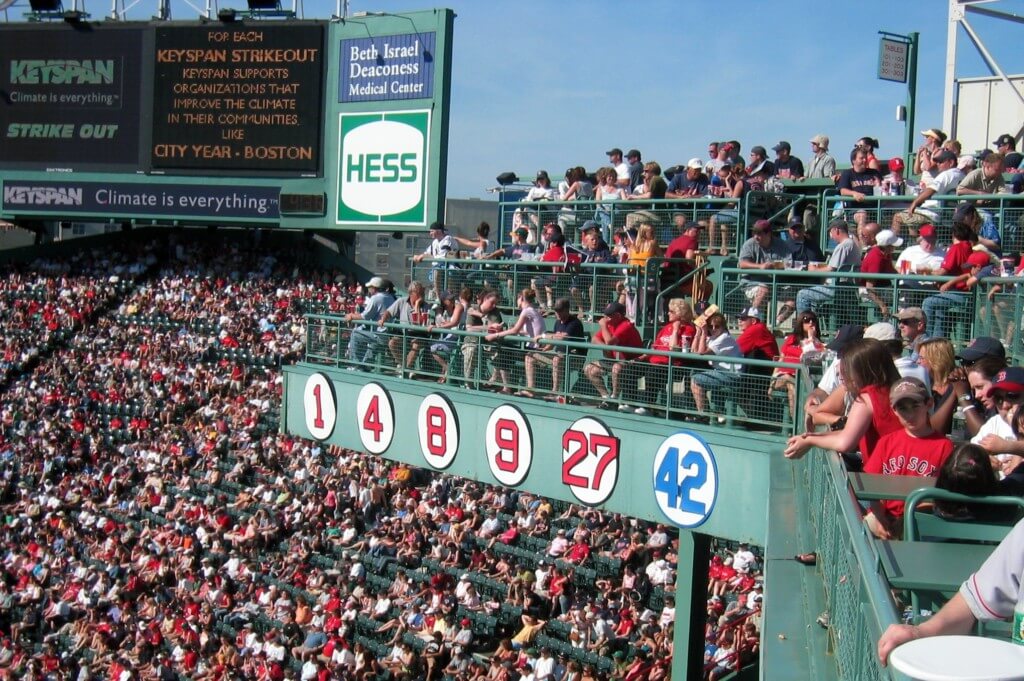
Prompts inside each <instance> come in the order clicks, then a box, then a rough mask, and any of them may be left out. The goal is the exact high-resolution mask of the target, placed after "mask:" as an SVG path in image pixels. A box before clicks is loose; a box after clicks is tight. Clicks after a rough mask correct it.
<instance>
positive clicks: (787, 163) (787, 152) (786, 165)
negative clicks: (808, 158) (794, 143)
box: [772, 140, 804, 180]
mask: <svg viewBox="0 0 1024 681" xmlns="http://www.w3.org/2000/svg"><path fill="white" fill-rule="evenodd" d="M772 151H774V152H775V176H776V177H778V178H779V179H782V180H796V179H799V178H801V177H803V176H804V162H803V161H801V160H800V159H798V158H797V157H796V156H793V154H792V151H793V148H792V147H791V146H789V142H786V141H785V140H783V141H781V142H779V143H778V144H776V145H775V146H774V147H772Z"/></svg>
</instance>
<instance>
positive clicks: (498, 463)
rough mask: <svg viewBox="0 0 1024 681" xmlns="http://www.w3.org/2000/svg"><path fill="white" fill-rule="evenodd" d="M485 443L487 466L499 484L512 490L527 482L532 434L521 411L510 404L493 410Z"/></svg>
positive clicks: (530, 460) (488, 422)
mask: <svg viewBox="0 0 1024 681" xmlns="http://www.w3.org/2000/svg"><path fill="white" fill-rule="evenodd" d="M484 440H485V445H484V449H485V450H486V451H487V463H488V465H489V466H490V467H491V474H492V475H494V477H495V479H497V481H498V482H500V483H501V484H503V485H505V486H506V487H515V486H516V485H518V484H519V483H521V482H522V481H523V480H525V479H526V476H527V474H528V473H529V472H530V464H531V463H533V434H532V433H531V432H530V424H529V422H528V421H527V420H526V417H525V416H523V412H521V411H519V409H518V408H516V407H514V406H512V405H511V404H503V405H501V406H499V407H496V408H495V409H494V411H492V412H491V418H490V419H488V421H487V430H486V431H485V433H484Z"/></svg>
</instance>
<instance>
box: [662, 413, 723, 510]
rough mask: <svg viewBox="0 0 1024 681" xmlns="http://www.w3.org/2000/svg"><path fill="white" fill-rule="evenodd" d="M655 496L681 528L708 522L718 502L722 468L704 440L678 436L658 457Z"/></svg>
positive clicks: (666, 445) (683, 434)
mask: <svg viewBox="0 0 1024 681" xmlns="http://www.w3.org/2000/svg"><path fill="white" fill-rule="evenodd" d="M653 473H654V480H653V483H654V497H655V498H656V499H657V501H658V508H660V509H661V512H662V513H664V514H665V517H667V518H668V519H669V520H671V521H672V522H673V523H675V524H676V525H678V526H679V527H683V528H689V527H697V526H698V525H701V524H703V523H704V521H705V520H707V519H708V517H709V516H710V515H711V512H712V511H713V510H714V508H715V501H716V500H717V499H718V465H717V464H716V463H715V455H714V454H713V453H712V452H711V448H710V447H709V446H708V445H707V443H706V442H704V440H702V439H700V438H699V437H697V436H696V435H694V434H693V433H686V432H682V433H675V434H674V435H670V436H669V437H668V438H666V439H665V441H664V442H662V443H661V447H659V448H658V453H657V454H655V456H654V471H653Z"/></svg>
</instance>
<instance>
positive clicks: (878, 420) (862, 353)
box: [785, 338, 900, 462]
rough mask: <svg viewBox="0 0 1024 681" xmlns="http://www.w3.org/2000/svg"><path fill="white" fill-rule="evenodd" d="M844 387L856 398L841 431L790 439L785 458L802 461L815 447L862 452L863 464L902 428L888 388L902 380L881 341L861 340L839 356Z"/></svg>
mask: <svg viewBox="0 0 1024 681" xmlns="http://www.w3.org/2000/svg"><path fill="white" fill-rule="evenodd" d="M840 359H841V363H840V365H839V371H840V373H841V374H842V377H843V385H844V386H845V387H846V390H847V391H848V392H849V394H851V395H854V396H855V397H854V400H853V406H851V407H850V410H849V413H848V414H847V416H846V421H845V423H843V424H842V427H841V429H839V430H834V431H830V432H825V433H814V432H805V433H803V434H801V435H796V436H794V437H792V438H790V439H789V443H788V444H787V446H786V450H785V456H786V458H788V459H799V458H801V457H803V455H804V454H806V453H807V452H808V450H810V449H812V448H813V447H818V448H820V449H832V450H836V451H839V452H851V451H853V450H854V448H857V449H859V450H860V453H861V460H862V462H867V461H868V460H869V459H870V458H871V453H872V451H873V450H874V447H875V443H877V442H878V439H879V438H880V437H882V436H883V435H888V434H889V433H891V432H892V431H894V430H897V429H898V428H900V422H899V420H898V419H897V418H896V414H895V412H894V411H893V409H892V405H891V404H890V402H889V387H890V386H891V385H892V384H893V383H895V382H896V381H897V380H899V378H900V374H899V371H897V369H896V364H895V363H894V362H893V359H892V355H891V354H890V352H889V350H888V349H887V348H886V347H885V345H883V344H882V343H880V342H879V341H876V340H873V339H870V338H862V339H860V340H856V341H853V342H851V343H849V344H848V345H847V346H846V347H845V348H844V349H843V351H842V355H841V356H840Z"/></svg>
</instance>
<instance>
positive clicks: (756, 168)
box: [747, 145, 775, 182]
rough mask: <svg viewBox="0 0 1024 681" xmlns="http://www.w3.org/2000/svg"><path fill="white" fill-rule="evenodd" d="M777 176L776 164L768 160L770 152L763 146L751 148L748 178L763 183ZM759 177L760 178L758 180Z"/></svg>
mask: <svg viewBox="0 0 1024 681" xmlns="http://www.w3.org/2000/svg"><path fill="white" fill-rule="evenodd" d="M774 174H775V164H773V163H772V162H771V161H769V160H768V152H767V151H766V150H765V148H764V147H762V146H761V145H755V146H753V147H750V165H748V166H747V177H748V178H753V180H754V181H755V182H756V181H758V180H759V179H760V180H761V181H762V182H763V181H764V180H767V179H768V178H769V177H771V176H772V175H774ZM757 176H760V178H758V177H757Z"/></svg>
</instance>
